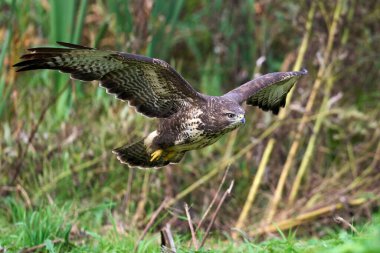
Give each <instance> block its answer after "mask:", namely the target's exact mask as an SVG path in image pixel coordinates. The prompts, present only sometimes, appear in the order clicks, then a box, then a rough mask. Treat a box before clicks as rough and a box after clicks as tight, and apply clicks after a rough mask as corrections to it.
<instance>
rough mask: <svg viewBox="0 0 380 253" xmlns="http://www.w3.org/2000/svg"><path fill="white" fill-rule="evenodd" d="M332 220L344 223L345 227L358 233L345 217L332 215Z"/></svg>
mask: <svg viewBox="0 0 380 253" xmlns="http://www.w3.org/2000/svg"><path fill="white" fill-rule="evenodd" d="M334 221H335V222H336V223H343V224H344V225H346V226H347V227H349V228H351V230H352V232H354V233H355V234H358V233H359V232H358V231H357V230H356V228H355V227H354V226H353V225H352V224H351V223H349V222H348V221H346V220H345V219H343V218H342V217H340V216H335V217H334Z"/></svg>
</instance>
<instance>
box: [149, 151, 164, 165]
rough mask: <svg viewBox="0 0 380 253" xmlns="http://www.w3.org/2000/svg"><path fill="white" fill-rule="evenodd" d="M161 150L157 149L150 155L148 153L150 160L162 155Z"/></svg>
mask: <svg viewBox="0 0 380 253" xmlns="http://www.w3.org/2000/svg"><path fill="white" fill-rule="evenodd" d="M162 152H163V150H162V149H157V150H156V151H154V152H153V153H152V154H151V155H150V157H151V158H150V161H151V162H153V161H155V160H157V159H159V158H160V156H161V155H162Z"/></svg>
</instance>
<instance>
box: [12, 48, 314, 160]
mask: <svg viewBox="0 0 380 253" xmlns="http://www.w3.org/2000/svg"><path fill="white" fill-rule="evenodd" d="M57 43H58V44H59V45H61V46H64V47H65V48H50V47H38V48H31V49H29V51H31V53H29V54H25V55H23V56H21V59H23V61H21V62H19V63H17V64H15V65H14V67H17V68H18V69H17V71H27V70H35V69H55V70H60V71H61V72H65V73H70V74H71V77H72V78H74V79H79V80H83V81H92V80H99V81H100V86H101V87H104V88H106V89H107V92H108V93H110V94H113V95H115V96H116V98H118V99H121V100H125V101H129V103H130V105H132V106H135V107H136V109H137V111H138V112H140V113H142V114H144V115H146V116H148V117H156V118H159V120H158V127H157V130H155V131H153V132H151V133H150V134H149V135H148V136H146V137H145V138H144V139H142V140H140V141H138V142H136V143H134V144H131V145H125V146H122V147H119V148H116V149H115V150H113V153H115V154H116V155H117V158H118V159H119V160H120V162H122V163H126V164H129V165H131V166H141V167H162V166H165V165H167V164H169V163H178V162H179V161H180V160H181V159H182V157H183V156H184V154H185V153H186V151H189V150H193V149H200V148H203V147H206V146H208V145H210V144H213V143H214V142H216V141H217V140H218V139H219V138H220V137H221V136H222V135H224V134H225V133H228V132H230V131H232V130H234V129H236V128H237V127H239V126H240V125H242V124H243V123H244V122H245V118H244V113H245V112H244V109H243V108H242V107H241V105H242V103H243V102H244V101H247V104H249V105H253V106H258V107H259V108H261V109H263V110H265V111H267V110H271V111H272V112H273V113H275V114H277V113H278V111H279V109H280V107H284V106H285V101H286V95H287V94H288V92H289V90H290V89H291V88H292V87H293V85H294V84H295V82H296V81H297V80H298V79H299V78H300V77H301V76H302V75H305V74H307V71H306V70H305V69H304V70H302V71H295V72H277V73H270V74H267V75H263V76H260V77H259V78H256V79H254V80H252V81H249V82H247V83H245V84H243V85H241V86H240V87H238V88H236V89H234V90H232V91H230V92H228V93H226V94H224V95H223V96H220V97H214V96H207V95H205V94H201V93H199V92H197V91H196V90H195V89H194V88H193V87H192V86H191V85H190V84H189V83H188V82H187V81H186V80H185V79H184V78H183V77H182V76H181V75H180V74H178V73H177V72H176V71H175V70H174V69H173V68H172V67H171V66H170V65H169V64H168V63H166V62H165V61H162V60H159V59H154V58H148V57H145V56H141V55H135V54H129V53H122V52H116V51H104V50H97V49H95V48H90V47H85V46H80V45H74V44H70V43H65V42H57Z"/></svg>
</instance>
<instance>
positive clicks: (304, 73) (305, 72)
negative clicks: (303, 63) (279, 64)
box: [298, 67, 309, 75]
mask: <svg viewBox="0 0 380 253" xmlns="http://www.w3.org/2000/svg"><path fill="white" fill-rule="evenodd" d="M298 72H299V73H300V74H301V75H307V74H308V73H309V71H307V69H306V68H305V67H302V68H301V70H300V71H298Z"/></svg>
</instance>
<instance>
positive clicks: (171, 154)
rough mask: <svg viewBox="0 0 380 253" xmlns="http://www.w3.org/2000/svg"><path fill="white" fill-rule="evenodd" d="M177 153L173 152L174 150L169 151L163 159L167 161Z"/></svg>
mask: <svg viewBox="0 0 380 253" xmlns="http://www.w3.org/2000/svg"><path fill="white" fill-rule="evenodd" d="M176 154H177V153H176V152H174V151H170V152H169V153H168V154H167V155H166V156H165V158H164V159H165V161H169V160H170V159H172V158H173V157H174V156H175V155H176Z"/></svg>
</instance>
